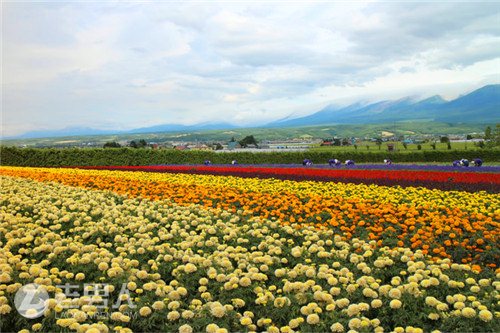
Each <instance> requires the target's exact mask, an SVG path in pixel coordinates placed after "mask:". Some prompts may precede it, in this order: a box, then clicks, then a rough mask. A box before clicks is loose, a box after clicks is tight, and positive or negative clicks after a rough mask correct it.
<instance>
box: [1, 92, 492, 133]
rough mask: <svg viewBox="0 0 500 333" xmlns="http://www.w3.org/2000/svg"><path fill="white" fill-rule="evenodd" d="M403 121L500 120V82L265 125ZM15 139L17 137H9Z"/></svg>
mask: <svg viewBox="0 0 500 333" xmlns="http://www.w3.org/2000/svg"><path fill="white" fill-rule="evenodd" d="M401 121H435V122H445V123H496V122H500V84H494V85H487V86H484V87H482V88H479V89H477V90H474V91H473V92H470V93H468V94H466V95H462V96H460V97H458V98H456V99H454V100H452V101H446V100H444V99H443V98H442V97H441V96H439V95H436V96H432V97H430V98H426V99H424V100H416V99H414V98H411V97H405V98H401V99H398V100H383V101H378V102H374V103H363V102H356V103H354V104H351V105H348V106H342V107H341V106H337V105H334V104H330V105H327V106H326V107H324V108H323V109H321V110H320V111H318V112H316V113H313V114H311V115H308V116H304V117H299V118H292V117H291V116H289V117H286V118H284V119H281V120H277V121H274V122H271V123H268V124H263V125H262V127H268V128H272V127H300V126H311V125H328V124H377V123H391V122H401ZM242 127H244V126H238V125H233V124H229V123H201V124H195V125H189V126H187V125H179V124H163V125H156V126H151V127H142V128H137V129H133V130H128V131H112V130H98V129H93V128H86V127H69V128H65V129H62V130H48V131H32V132H28V133H25V134H23V135H20V136H17V137H15V138H16V139H28V138H44V137H65V136H77V135H104V134H140V133H157V132H187V131H200V130H223V129H235V128H242ZM9 139H14V138H9Z"/></svg>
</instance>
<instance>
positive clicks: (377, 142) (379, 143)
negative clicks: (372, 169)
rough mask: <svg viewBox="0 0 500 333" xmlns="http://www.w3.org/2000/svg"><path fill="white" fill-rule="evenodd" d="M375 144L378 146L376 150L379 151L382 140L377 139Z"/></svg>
mask: <svg viewBox="0 0 500 333" xmlns="http://www.w3.org/2000/svg"><path fill="white" fill-rule="evenodd" d="M375 143H376V144H377V146H378V150H380V149H381V148H382V139H381V138H377V140H376V141H375Z"/></svg>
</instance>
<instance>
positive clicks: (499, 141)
mask: <svg viewBox="0 0 500 333" xmlns="http://www.w3.org/2000/svg"><path fill="white" fill-rule="evenodd" d="M495 146H500V124H497V125H496V127H495Z"/></svg>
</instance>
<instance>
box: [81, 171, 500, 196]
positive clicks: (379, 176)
mask: <svg viewBox="0 0 500 333" xmlns="http://www.w3.org/2000/svg"><path fill="white" fill-rule="evenodd" d="M79 168H81V169H97V170H122V171H145V172H167V173H168V172H169V173H179V172H181V173H189V174H214V175H231V176H237V177H258V178H278V179H290V180H317V181H338V182H351V183H357V184H359V183H363V184H377V185H386V186H392V185H400V186H423V187H427V188H437V189H443V190H453V189H455V190H466V191H478V190H486V191H490V192H500V177H499V174H498V173H494V172H481V173H478V172H451V171H434V170H431V171H416V170H392V169H391V170H380V169H378V170H377V169H373V170H365V169H362V170H349V169H317V168H300V167H264V166H240V167H237V168H235V167H233V166H214V165H208V166H204V165H161V166H157V165H156V166H87V167H85V166H83V167H79Z"/></svg>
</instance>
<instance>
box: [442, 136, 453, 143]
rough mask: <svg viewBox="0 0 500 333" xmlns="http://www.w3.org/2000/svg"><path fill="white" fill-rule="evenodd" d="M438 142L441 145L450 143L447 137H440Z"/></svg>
mask: <svg viewBox="0 0 500 333" xmlns="http://www.w3.org/2000/svg"><path fill="white" fill-rule="evenodd" d="M439 141H441V143H448V142H450V138H448V137H447V136H442V137H441V138H440V140H439Z"/></svg>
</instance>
